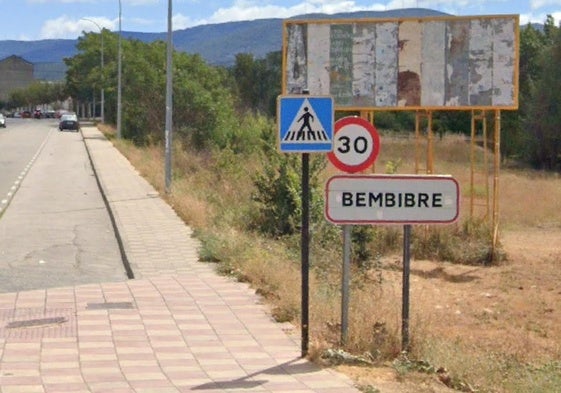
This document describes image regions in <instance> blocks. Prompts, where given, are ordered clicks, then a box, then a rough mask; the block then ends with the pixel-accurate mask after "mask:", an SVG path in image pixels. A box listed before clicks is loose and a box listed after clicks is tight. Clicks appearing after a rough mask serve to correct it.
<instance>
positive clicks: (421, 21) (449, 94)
mask: <svg viewBox="0 0 561 393" xmlns="http://www.w3.org/2000/svg"><path fill="white" fill-rule="evenodd" d="M518 62H519V17H518V16H517V15H499V16H470V17H437V18H414V19H413V18H407V19H354V20H286V21H285V22H284V24H283V94H300V93H302V90H303V89H308V90H309V94H312V95H331V96H333V98H334V101H335V108H336V109H339V110H399V109H407V110H415V109H425V110H430V109H433V110H450V109H462V110H467V109H517V108H518Z"/></svg>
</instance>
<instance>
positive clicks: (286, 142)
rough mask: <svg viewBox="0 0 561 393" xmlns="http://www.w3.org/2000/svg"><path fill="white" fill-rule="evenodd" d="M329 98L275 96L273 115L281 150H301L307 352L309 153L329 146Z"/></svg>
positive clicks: (304, 340)
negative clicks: (274, 114) (275, 119)
mask: <svg viewBox="0 0 561 393" xmlns="http://www.w3.org/2000/svg"><path fill="white" fill-rule="evenodd" d="M333 117H334V110H333V99H332V98H331V97H310V96H309V92H308V91H307V90H304V91H303V95H298V96H279V97H278V99H277V118H278V119H279V121H278V126H279V127H278V129H279V149H280V151H281V152H284V153H302V179H301V181H302V183H301V187H302V228H301V232H300V239H301V249H300V251H301V253H300V258H301V292H302V306H301V308H302V311H301V313H302V315H301V325H302V326H301V336H302V339H301V340H302V341H301V351H302V357H305V356H306V355H307V354H308V343H309V274H310V245H309V243H310V234H309V232H310V229H309V228H310V154H309V153H317V152H330V151H331V150H332V149H333Z"/></svg>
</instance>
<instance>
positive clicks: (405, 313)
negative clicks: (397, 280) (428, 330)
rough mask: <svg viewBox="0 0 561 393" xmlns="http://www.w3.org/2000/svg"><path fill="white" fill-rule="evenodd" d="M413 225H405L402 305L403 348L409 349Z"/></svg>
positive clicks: (404, 349) (403, 349)
mask: <svg viewBox="0 0 561 393" xmlns="http://www.w3.org/2000/svg"><path fill="white" fill-rule="evenodd" d="M410 245H411V225H404V226H403V284H402V285H403V286H402V307H401V350H402V351H408V350H409V275H410V272H411V253H410V250H411V248H410Z"/></svg>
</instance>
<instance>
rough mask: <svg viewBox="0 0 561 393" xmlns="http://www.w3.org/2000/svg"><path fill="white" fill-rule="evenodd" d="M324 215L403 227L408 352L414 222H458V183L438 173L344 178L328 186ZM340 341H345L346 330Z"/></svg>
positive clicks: (404, 321)
mask: <svg viewBox="0 0 561 393" xmlns="http://www.w3.org/2000/svg"><path fill="white" fill-rule="evenodd" d="M325 193H326V196H325V216H326V218H327V220H328V221H331V222H332V223H334V224H341V225H343V226H344V227H347V226H348V225H349V224H359V225H370V224H403V225H404V227H403V285H402V291H403V297H402V325H401V329H402V330H401V333H402V350H404V351H407V350H408V349H409V274H410V259H411V257H410V242H411V240H410V239H411V225H412V224H423V223H424V224H437V223H441V224H445V223H452V222H454V221H456V220H457V218H458V215H459V201H460V199H459V198H460V192H459V185H458V182H457V181H456V180H455V179H454V178H452V177H450V176H439V175H427V176H420V175H339V176H333V177H331V178H330V179H329V180H328V181H327V184H326V191H325ZM341 325H342V333H341V338H342V341H343V342H344V340H345V338H346V331H343V323H342V324H341Z"/></svg>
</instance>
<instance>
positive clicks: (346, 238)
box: [341, 225, 352, 345]
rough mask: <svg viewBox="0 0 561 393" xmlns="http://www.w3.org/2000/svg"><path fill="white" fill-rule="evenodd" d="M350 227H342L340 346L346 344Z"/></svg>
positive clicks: (349, 273)
mask: <svg viewBox="0 0 561 393" xmlns="http://www.w3.org/2000/svg"><path fill="white" fill-rule="evenodd" d="M351 230H352V226H351V225H343V274H342V283H341V345H345V344H346V343H347V338H348V330H349V298H350V296H349V294H350V285H349V282H350V277H351Z"/></svg>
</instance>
